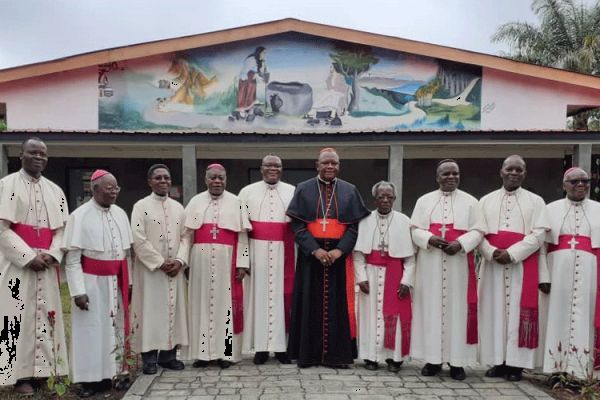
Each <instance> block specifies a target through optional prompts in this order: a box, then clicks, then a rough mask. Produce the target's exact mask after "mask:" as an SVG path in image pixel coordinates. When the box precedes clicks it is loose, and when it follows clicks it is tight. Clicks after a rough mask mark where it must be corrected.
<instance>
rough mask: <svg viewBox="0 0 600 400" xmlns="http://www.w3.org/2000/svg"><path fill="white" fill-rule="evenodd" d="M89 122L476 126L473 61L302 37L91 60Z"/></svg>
mask: <svg viewBox="0 0 600 400" xmlns="http://www.w3.org/2000/svg"><path fill="white" fill-rule="evenodd" d="M98 90H99V128H100V129H119V130H121V129H122V130H147V129H174V130H195V131H196V130H203V131H225V132H267V133H268V132H279V131H285V132H305V131H311V132H312V131H392V130H394V131H407V130H417V131H418V130H453V131H462V130H477V129H479V128H480V118H481V68H480V67H474V66H470V65H464V64H457V63H454V62H448V61H443V60H438V59H434V58H428V57H421V56H416V55H411V54H407V53H402V52H395V51H390V50H385V49H380V48H375V47H368V46H362V45H357V44H350V43H346V42H339V41H333V40H329V39H324V38H319V37H313V36H308V35H302V34H292V33H289V34H282V35H277V36H270V37H267V38H261V39H257V40H248V41H243V42H236V43H229V44H226V45H220V46H213V47H205V48H200V49H193V50H188V51H185V52H181V53H171V54H165V55H163V56H160V57H153V58H148V59H143V60H140V61H131V60H130V61H127V62H125V63H118V64H116V63H112V64H106V65H101V66H99V73H98Z"/></svg>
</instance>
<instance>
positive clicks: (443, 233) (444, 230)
mask: <svg viewBox="0 0 600 400" xmlns="http://www.w3.org/2000/svg"><path fill="white" fill-rule="evenodd" d="M446 232H448V228H446V225H442V227H441V228H440V233H441V234H442V238H444V239H446Z"/></svg>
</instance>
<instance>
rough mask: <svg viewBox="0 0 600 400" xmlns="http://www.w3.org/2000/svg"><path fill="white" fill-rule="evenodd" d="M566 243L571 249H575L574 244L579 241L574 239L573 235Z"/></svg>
mask: <svg viewBox="0 0 600 400" xmlns="http://www.w3.org/2000/svg"><path fill="white" fill-rule="evenodd" d="M567 243H569V245H570V246H571V250H575V246H577V245H578V244H579V242H578V241H577V240H576V239H575V236H573V237H572V238H571V240H569V241H568V242H567Z"/></svg>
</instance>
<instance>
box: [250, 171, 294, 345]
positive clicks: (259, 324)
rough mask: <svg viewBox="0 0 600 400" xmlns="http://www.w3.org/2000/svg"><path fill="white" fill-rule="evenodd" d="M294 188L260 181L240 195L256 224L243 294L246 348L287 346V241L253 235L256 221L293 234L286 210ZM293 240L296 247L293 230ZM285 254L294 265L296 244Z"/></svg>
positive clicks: (251, 220)
mask: <svg viewBox="0 0 600 400" xmlns="http://www.w3.org/2000/svg"><path fill="white" fill-rule="evenodd" d="M294 189H295V188H294V186H292V185H290V184H287V183H285V182H281V181H280V182H278V183H276V184H274V185H269V184H267V183H266V182H264V181H260V182H255V183H253V184H251V185H248V186H246V187H245V188H243V189H242V190H241V191H240V194H239V197H240V200H241V201H242V206H243V207H244V206H245V207H246V208H247V211H248V217H249V218H250V223H251V224H252V225H253V232H252V234H251V235H250V239H249V245H250V268H251V274H250V276H249V277H247V278H246V285H245V293H244V295H245V307H244V345H243V348H244V351H252V352H258V351H272V352H285V351H286V348H287V341H286V329H285V319H286V316H285V308H284V242H283V241H275V240H261V239H257V238H252V235H255V234H256V233H257V229H256V228H255V227H254V225H256V224H257V222H258V223H270V224H283V225H281V226H285V227H286V228H288V229H290V231H289V232H290V233H291V228H289V222H290V218H289V217H288V216H286V215H285V211H286V210H287V207H288V205H289V204H290V201H291V200H292V197H293V196H294ZM267 229H268V228H267ZM291 240H292V246H293V240H294V237H293V233H292V236H291ZM286 256H287V257H291V259H290V261H291V262H292V263H294V264H293V265H295V260H296V256H295V251H294V247H292V252H291V254H286ZM293 272H294V271H292V279H293ZM292 282H293V281H292ZM292 288H293V285H292ZM290 298H291V296H290Z"/></svg>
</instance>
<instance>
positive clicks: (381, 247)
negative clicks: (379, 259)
mask: <svg viewBox="0 0 600 400" xmlns="http://www.w3.org/2000/svg"><path fill="white" fill-rule="evenodd" d="M387 247H388V246H387V245H386V244H385V238H383V237H382V238H381V241H380V242H379V253H380V254H381V256H385V252H386V250H387Z"/></svg>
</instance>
